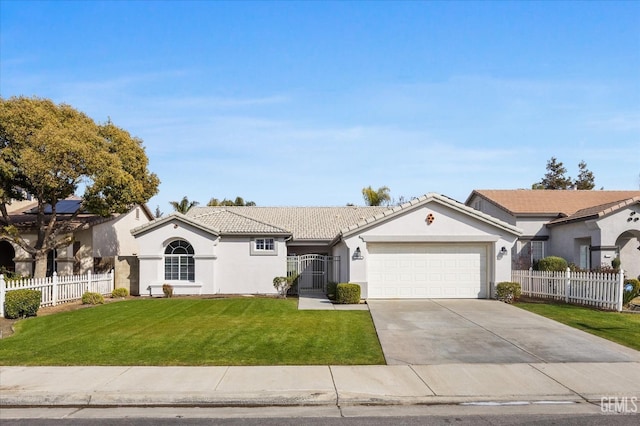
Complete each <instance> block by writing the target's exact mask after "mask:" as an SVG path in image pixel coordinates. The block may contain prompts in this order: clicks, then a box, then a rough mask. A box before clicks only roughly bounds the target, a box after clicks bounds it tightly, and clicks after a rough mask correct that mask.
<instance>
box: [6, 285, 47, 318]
mask: <svg viewBox="0 0 640 426" xmlns="http://www.w3.org/2000/svg"><path fill="white" fill-rule="evenodd" d="M41 299H42V292H41V291H40V290H28V289H22V290H11V291H8V292H7V294H6V296H5V301H4V316H5V318H9V319H14V318H22V317H35V316H36V315H38V309H40V300H41Z"/></svg>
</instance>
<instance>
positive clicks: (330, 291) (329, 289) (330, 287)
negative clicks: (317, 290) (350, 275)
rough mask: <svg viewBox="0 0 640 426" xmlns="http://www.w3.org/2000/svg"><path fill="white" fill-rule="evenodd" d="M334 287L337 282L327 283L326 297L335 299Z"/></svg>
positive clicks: (336, 285)
mask: <svg viewBox="0 0 640 426" xmlns="http://www.w3.org/2000/svg"><path fill="white" fill-rule="evenodd" d="M336 287H338V283H327V297H328V298H329V299H331V300H336Z"/></svg>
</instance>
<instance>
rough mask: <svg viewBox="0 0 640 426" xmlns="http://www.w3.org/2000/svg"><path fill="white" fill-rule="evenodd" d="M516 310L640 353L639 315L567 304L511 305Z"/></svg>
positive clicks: (522, 303) (523, 303)
mask: <svg viewBox="0 0 640 426" xmlns="http://www.w3.org/2000/svg"><path fill="white" fill-rule="evenodd" d="M514 305H515V306H517V307H519V308H522V309H525V310H527V311H530V312H533V313H536V314H538V315H542V316H544V317H547V318H551V319H552V320H555V321H558V322H561V323H563V324H566V325H569V326H571V327H574V328H578V329H580V330H583V331H586V332H587V333H591V334H595V335H596V336H600V337H603V338H605V339H608V340H611V341H613V342H616V343H620V344H621V345H624V346H628V347H630V348H632V349H636V350H639V351H640V315H639V314H630V313H621V312H605V311H598V310H596V309H590V308H584V307H581V306H575V305H567V304H555V303H553V304H551V303H550V304H546V303H525V302H518V303H514Z"/></svg>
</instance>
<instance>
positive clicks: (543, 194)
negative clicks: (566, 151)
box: [466, 189, 640, 216]
mask: <svg viewBox="0 0 640 426" xmlns="http://www.w3.org/2000/svg"><path fill="white" fill-rule="evenodd" d="M474 195H478V196H480V197H482V198H484V199H487V200H489V201H490V202H492V203H494V204H496V205H498V206H499V207H501V208H503V209H504V210H506V211H507V212H509V213H511V214H513V215H534V214H539V215H551V216H553V215H562V216H571V215H574V214H576V213H577V212H578V211H582V210H585V209H592V208H599V207H600V206H606V205H617V204H619V203H622V202H624V201H626V200H629V199H632V198H634V197H640V191H593V190H591V191H586V190H538V189H515V190H485V189H482V190H474V191H473V192H472V193H471V195H469V198H467V202H466V204H467V205H469V203H470V202H471V199H472V198H473V197H474ZM605 208H606V207H605Z"/></svg>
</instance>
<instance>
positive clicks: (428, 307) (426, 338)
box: [367, 299, 640, 364]
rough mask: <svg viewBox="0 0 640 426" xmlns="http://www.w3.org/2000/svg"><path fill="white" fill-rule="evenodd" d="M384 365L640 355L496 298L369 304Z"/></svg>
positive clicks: (629, 358) (611, 359)
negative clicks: (384, 360)
mask: <svg viewBox="0 0 640 426" xmlns="http://www.w3.org/2000/svg"><path fill="white" fill-rule="evenodd" d="M367 303H368V304H369V309H370V311H371V316H372V317H373V322H374V324H375V327H376V330H377V332H378V337H379V339H380V343H381V345H382V350H383V352H384V355H385V358H386V360H387V364H453V363H495V364H506V363H509V364H510V363H539V362H546V363H548V362H554V363H558V362H628V361H640V352H638V351H635V350H633V349H630V348H626V347H624V346H621V345H618V344H616V343H613V342H610V341H608V340H605V339H601V338H599V337H596V336H593V335H591V334H588V333H585V332H583V331H580V330H576V329H574V328H571V327H568V326H566V325H563V324H560V323H558V322H555V321H552V320H549V319H547V318H544V317H541V316H539V315H536V314H532V313H530V312H527V311H524V310H522V309H519V308H516V307H514V306H511V305H507V304H505V303H502V302H498V301H494V300H473V299H464V300H461V299H456V300H454V299H437V300H436V299H422V300H368V301H367Z"/></svg>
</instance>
